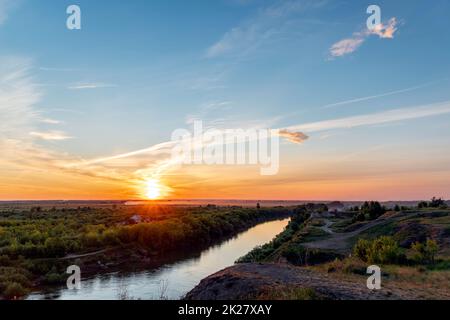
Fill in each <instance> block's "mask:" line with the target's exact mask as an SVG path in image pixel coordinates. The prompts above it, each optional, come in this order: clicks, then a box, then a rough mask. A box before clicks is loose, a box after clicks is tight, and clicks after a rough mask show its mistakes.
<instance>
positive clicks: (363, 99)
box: [322, 82, 436, 109]
mask: <svg viewBox="0 0 450 320" xmlns="http://www.w3.org/2000/svg"><path fill="white" fill-rule="evenodd" d="M433 83H436V82H429V83H425V84H421V85H418V86H414V87H409V88H405V89H401V90H395V91H389V92H385V93H381V94H377V95H372V96H366V97H361V98H355V99H349V100H344V101H339V102H335V103H330V104H327V105H325V106H323V107H322V109H329V108H332V107H338V106H343V105H348V104H352V103H357V102H363V101H368V100H373V99H378V98H383V97H388V96H392V95H396V94H400V93H405V92H410V91H415V90H418V89H421V88H425V87H428V86H430V85H432V84H433Z"/></svg>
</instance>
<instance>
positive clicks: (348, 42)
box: [330, 17, 398, 57]
mask: <svg viewBox="0 0 450 320" xmlns="http://www.w3.org/2000/svg"><path fill="white" fill-rule="evenodd" d="M397 29H398V22H397V18H395V17H393V18H391V19H390V20H389V21H388V22H387V23H386V24H383V23H380V24H379V25H378V26H376V27H375V29H373V30H369V29H367V28H365V29H364V30H362V31H359V32H355V33H353V35H352V36H351V37H350V38H346V39H343V40H340V41H338V42H336V43H335V44H333V45H332V46H331V48H330V55H331V57H342V56H345V55H347V54H350V53H352V52H354V51H356V50H357V49H358V48H359V47H360V46H361V45H362V44H363V43H364V42H365V41H366V40H367V38H368V37H369V36H371V35H377V36H378V37H380V38H382V39H393V38H394V34H395V32H396V31H397Z"/></svg>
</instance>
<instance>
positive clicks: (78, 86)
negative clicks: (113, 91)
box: [68, 82, 117, 90]
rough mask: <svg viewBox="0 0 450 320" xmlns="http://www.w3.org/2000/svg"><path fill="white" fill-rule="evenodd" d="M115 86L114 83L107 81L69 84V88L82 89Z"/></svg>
mask: <svg viewBox="0 0 450 320" xmlns="http://www.w3.org/2000/svg"><path fill="white" fill-rule="evenodd" d="M114 87H117V85H115V84H108V83H99V82H97V83H78V84H74V85H72V86H69V87H68V89H70V90H83V89H99V88H114Z"/></svg>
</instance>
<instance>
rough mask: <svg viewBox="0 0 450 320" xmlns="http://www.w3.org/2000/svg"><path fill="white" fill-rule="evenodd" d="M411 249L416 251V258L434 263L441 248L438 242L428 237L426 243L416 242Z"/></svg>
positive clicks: (421, 261)
mask: <svg viewBox="0 0 450 320" xmlns="http://www.w3.org/2000/svg"><path fill="white" fill-rule="evenodd" d="M411 249H412V250H413V251H414V260H416V261H417V262H418V263H425V264H434V262H435V258H436V254H437V252H438V250H439V248H438V244H437V242H436V241H435V240H431V239H427V241H426V242H425V243H420V242H416V243H414V244H413V245H412V247H411Z"/></svg>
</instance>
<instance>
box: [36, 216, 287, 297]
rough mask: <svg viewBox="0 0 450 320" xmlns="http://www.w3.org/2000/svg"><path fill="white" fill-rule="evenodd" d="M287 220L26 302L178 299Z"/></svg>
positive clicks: (270, 235)
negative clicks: (155, 265) (162, 262)
mask: <svg viewBox="0 0 450 320" xmlns="http://www.w3.org/2000/svg"><path fill="white" fill-rule="evenodd" d="M288 222H289V219H284V220H279V221H271V222H266V223H262V224H259V225H257V226H255V227H253V228H250V229H248V230H247V231H245V232H242V233H241V234H239V235H237V236H236V237H234V238H232V239H230V240H227V241H225V242H223V243H221V244H219V245H216V246H212V247H210V248H209V249H207V250H205V251H203V252H202V253H201V254H200V256H197V257H196V258H191V259H185V260H181V261H178V262H176V263H173V264H167V265H163V266H161V267H159V268H156V269H153V270H145V271H141V272H135V273H127V274H119V273H111V274H106V275H100V276H96V277H94V278H92V279H86V280H82V285H81V289H80V290H68V289H67V288H62V289H59V290H54V291H51V292H47V293H39V292H38V293H33V294H31V295H30V296H29V297H28V299H31V300H42V299H58V300H117V299H142V300H153V299H180V298H181V297H183V296H184V295H185V294H186V293H187V292H189V291H190V290H191V289H193V288H194V287H195V286H196V285H197V284H198V283H199V282H200V280H202V279H203V278H205V277H207V276H209V275H211V274H213V273H215V272H217V271H220V270H222V269H224V268H226V267H229V266H231V265H233V264H234V262H235V261H236V260H237V259H238V258H240V257H241V256H243V255H245V254H246V253H248V252H249V251H250V250H252V249H253V248H254V247H256V246H259V245H262V244H265V243H267V242H269V241H270V240H272V239H273V238H274V237H275V236H276V235H277V234H279V233H280V232H281V231H283V230H284V228H285V227H286V225H287V224H288Z"/></svg>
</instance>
